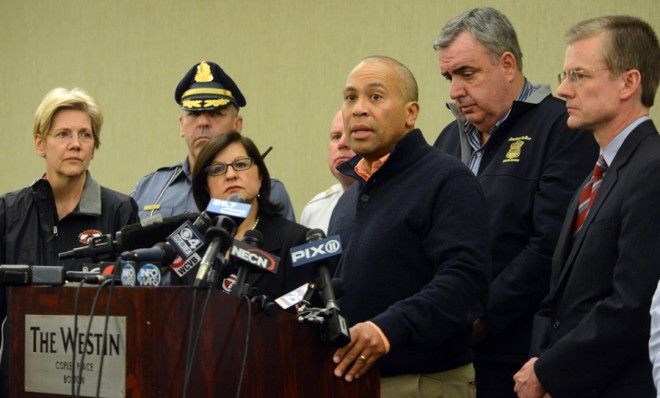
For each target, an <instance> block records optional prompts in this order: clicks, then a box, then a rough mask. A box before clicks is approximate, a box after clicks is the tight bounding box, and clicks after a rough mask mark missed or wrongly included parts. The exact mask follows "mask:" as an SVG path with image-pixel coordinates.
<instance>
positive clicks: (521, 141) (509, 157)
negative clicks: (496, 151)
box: [502, 135, 532, 163]
mask: <svg viewBox="0 0 660 398" xmlns="http://www.w3.org/2000/svg"><path fill="white" fill-rule="evenodd" d="M531 140H532V139H531V138H530V137H529V136H526V135H523V136H520V137H510V138H509V139H508V141H509V142H510V143H511V144H510V146H509V150H508V151H507V152H506V154H505V155H504V157H505V159H504V160H502V163H512V162H520V154H521V153H522V147H523V145H525V141H531Z"/></svg>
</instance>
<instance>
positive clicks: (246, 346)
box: [236, 295, 252, 398]
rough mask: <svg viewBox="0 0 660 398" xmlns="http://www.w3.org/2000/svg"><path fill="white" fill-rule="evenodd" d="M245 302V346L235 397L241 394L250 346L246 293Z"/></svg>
mask: <svg viewBox="0 0 660 398" xmlns="http://www.w3.org/2000/svg"><path fill="white" fill-rule="evenodd" d="M241 299H244V300H245V302H246V303H247V326H246V327H245V346H244V348H243V361H242V363H241V372H240V373H239V375H238V388H237V390H236V398H239V397H240V396H241V388H242V387H243V374H244V372H245V365H246V364H247V354H248V349H249V348H250V330H251V329H252V303H251V302H250V298H249V297H248V296H247V295H242V296H241Z"/></svg>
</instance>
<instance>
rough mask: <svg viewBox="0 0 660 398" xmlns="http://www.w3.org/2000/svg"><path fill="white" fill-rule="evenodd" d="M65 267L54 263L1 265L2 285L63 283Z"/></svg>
mask: <svg viewBox="0 0 660 398" xmlns="http://www.w3.org/2000/svg"><path fill="white" fill-rule="evenodd" d="M63 284H64V267H62V266H52V265H13V264H12V265H5V264H3V265H0V286H1V285H8V286H18V285H63Z"/></svg>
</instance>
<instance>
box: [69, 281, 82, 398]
mask: <svg viewBox="0 0 660 398" xmlns="http://www.w3.org/2000/svg"><path fill="white" fill-rule="evenodd" d="M84 284H85V280H84V279H83V280H81V281H80V283H79V284H78V287H76V297H75V299H74V301H73V347H72V350H71V352H72V353H73V354H72V355H71V397H72V398H76V342H77V340H78V312H79V310H80V291H81V290H82V287H83V285H84Z"/></svg>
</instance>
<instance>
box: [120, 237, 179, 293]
mask: <svg viewBox="0 0 660 398" xmlns="http://www.w3.org/2000/svg"><path fill="white" fill-rule="evenodd" d="M175 257H176V250H174V248H173V247H172V246H170V245H169V244H168V243H164V242H158V243H156V244H155V245H154V246H153V247H151V248H148V249H135V250H132V251H126V252H123V253H122V254H121V259H122V260H124V261H128V262H129V263H131V264H140V263H141V264H140V265H139V266H137V273H136V274H135V281H136V282H137V285H138V286H160V282H161V276H162V273H161V270H160V268H159V267H158V266H156V265H154V264H152V263H151V262H152V261H153V262H156V263H158V264H161V265H168V264H170V263H171V262H172V261H173V260H174V258H175ZM127 271H128V270H127ZM133 272H135V268H134V271H133ZM126 277H130V276H129V275H128V274H127V275H126Z"/></svg>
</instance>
